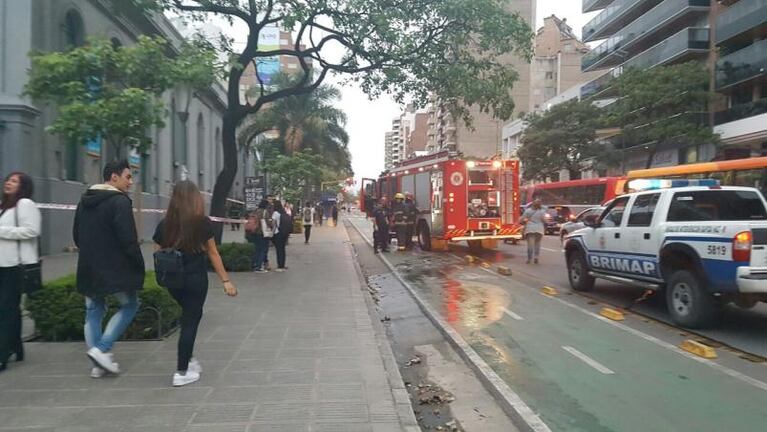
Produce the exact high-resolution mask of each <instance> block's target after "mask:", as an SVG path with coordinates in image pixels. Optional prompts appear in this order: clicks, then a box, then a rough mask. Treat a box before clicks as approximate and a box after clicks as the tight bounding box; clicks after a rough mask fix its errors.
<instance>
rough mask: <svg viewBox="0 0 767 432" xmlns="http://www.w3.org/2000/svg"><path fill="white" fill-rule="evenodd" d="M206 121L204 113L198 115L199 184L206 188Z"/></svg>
mask: <svg viewBox="0 0 767 432" xmlns="http://www.w3.org/2000/svg"><path fill="white" fill-rule="evenodd" d="M205 144H206V143H205V122H204V120H203V118H202V113H200V115H198V116H197V185H198V186H199V187H200V190H205V160H206V158H205Z"/></svg>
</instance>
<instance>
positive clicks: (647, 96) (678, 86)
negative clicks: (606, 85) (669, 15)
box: [602, 62, 719, 168]
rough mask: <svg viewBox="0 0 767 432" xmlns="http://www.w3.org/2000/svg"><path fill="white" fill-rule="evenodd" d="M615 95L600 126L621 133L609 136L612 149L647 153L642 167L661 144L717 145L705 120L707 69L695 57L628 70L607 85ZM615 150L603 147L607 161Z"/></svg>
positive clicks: (706, 115)
mask: <svg viewBox="0 0 767 432" xmlns="http://www.w3.org/2000/svg"><path fill="white" fill-rule="evenodd" d="M612 86H613V88H614V89H615V91H616V92H617V94H618V100H617V101H616V102H614V103H613V104H611V105H608V106H607V107H606V109H605V111H604V125H605V126H607V127H616V128H619V129H621V130H622V131H623V133H622V134H621V135H620V136H618V137H616V138H615V139H614V140H613V148H615V149H616V150H617V151H621V150H622V151H623V152H624V153H626V152H636V151H641V152H644V153H646V154H647V167H648V168H649V167H650V164H651V163H652V160H653V157H654V155H655V153H656V152H657V150H658V149H660V148H662V147H671V146H674V147H677V146H684V145H699V144H708V143H713V144H718V142H719V139H718V136H717V135H716V134H714V132H713V130H712V128H711V126H710V125H709V123H708V111H709V107H710V104H711V102H712V98H713V97H715V96H714V95H713V94H712V93H711V92H710V91H709V73H708V71H707V70H706V68H705V66H704V65H703V64H701V63H698V62H690V63H683V64H678V65H672V66H665V67H656V68H652V69H649V70H640V69H628V70H626V71H624V73H623V74H621V75H620V76H619V77H618V78H617V79H616V80H615V82H614V83H613V84H612ZM625 157H626V155H624V156H622V157H620V158H616V156H615V154H610V153H609V152H605V153H603V154H602V158H609V159H611V160H613V161H614V160H616V159H623V158H625Z"/></svg>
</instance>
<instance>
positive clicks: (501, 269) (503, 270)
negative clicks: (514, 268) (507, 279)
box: [496, 266, 511, 276]
mask: <svg viewBox="0 0 767 432" xmlns="http://www.w3.org/2000/svg"><path fill="white" fill-rule="evenodd" d="M496 270H498V273H500V274H502V275H504V276H511V269H510V268H508V267H504V266H498V268H497V269H496Z"/></svg>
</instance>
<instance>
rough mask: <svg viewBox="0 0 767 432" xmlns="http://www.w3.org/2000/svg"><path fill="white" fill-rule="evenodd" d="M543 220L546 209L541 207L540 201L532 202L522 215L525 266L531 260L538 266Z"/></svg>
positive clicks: (543, 226) (543, 227)
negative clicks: (525, 256)
mask: <svg viewBox="0 0 767 432" xmlns="http://www.w3.org/2000/svg"><path fill="white" fill-rule="evenodd" d="M545 220H546V209H545V208H544V207H543V206H542V205H541V200H540V199H536V200H535V201H533V203H532V204H531V205H530V207H528V209H527V210H525V212H524V213H523V214H522V224H523V225H524V226H525V239H526V240H527V264H530V261H531V260H533V261H534V262H535V264H538V257H539V256H540V254H541V239H542V238H543V232H544V229H545Z"/></svg>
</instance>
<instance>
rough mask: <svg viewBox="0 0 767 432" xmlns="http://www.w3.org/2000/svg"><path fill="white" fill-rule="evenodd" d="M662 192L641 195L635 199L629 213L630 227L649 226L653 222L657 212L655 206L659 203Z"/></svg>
mask: <svg viewBox="0 0 767 432" xmlns="http://www.w3.org/2000/svg"><path fill="white" fill-rule="evenodd" d="M658 199H660V194H659V193H655V194H647V195H639V196H637V197H636V199H635V200H634V205H633V206H631V212H630V214H629V221H628V226H630V227H648V226H650V224H651V223H652V217H653V215H654V214H655V207H656V206H657V205H658Z"/></svg>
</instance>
